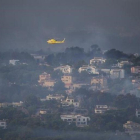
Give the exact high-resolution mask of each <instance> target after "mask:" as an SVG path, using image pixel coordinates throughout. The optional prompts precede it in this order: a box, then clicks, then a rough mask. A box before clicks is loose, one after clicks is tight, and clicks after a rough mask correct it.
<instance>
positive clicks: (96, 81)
mask: <svg viewBox="0 0 140 140" xmlns="http://www.w3.org/2000/svg"><path fill="white" fill-rule="evenodd" d="M32 56H33V57H34V58H35V59H36V60H39V61H40V62H42V61H43V60H44V59H45V56H41V57H40V56H38V55H34V54H33V55H32ZM105 62H106V59H104V58H102V57H94V58H93V59H91V60H90V62H89V65H83V66H81V67H80V68H79V69H78V72H79V73H82V72H87V73H88V74H92V75H95V76H93V77H92V78H91V79H90V81H89V82H88V83H84V82H76V81H75V80H74V79H75V77H72V74H71V73H72V71H73V68H72V67H71V66H69V65H65V66H59V67H56V68H54V71H56V70H60V71H61V72H62V73H63V76H62V77H61V81H62V82H63V83H64V85H65V88H66V93H67V98H66V99H65V97H64V96H63V95H57V94H49V95H48V96H46V98H45V99H40V100H41V101H42V102H43V101H46V100H57V101H59V102H60V103H61V105H62V107H64V108H65V107H71V106H73V107H74V108H75V109H79V110H82V109H81V108H80V100H78V99H74V98H72V97H71V96H70V95H71V93H72V92H73V91H75V89H76V88H81V87H82V86H87V85H88V86H90V87H92V89H93V90H97V89H98V90H104V91H105V90H108V79H123V78H125V70H124V69H123V66H125V65H129V66H130V67H131V70H130V71H131V74H132V78H131V79H132V84H133V85H134V86H135V87H136V88H137V89H140V77H139V74H140V66H132V65H133V64H132V63H131V62H129V61H127V60H126V61H121V62H118V63H117V64H114V65H112V67H111V68H100V67H99V66H100V65H102V64H104V63H105ZM18 63H19V60H9V64H11V65H16V64H18ZM56 82H57V81H56V79H52V78H51V75H50V74H48V73H47V72H44V73H42V74H40V75H39V80H38V83H39V85H41V86H42V87H47V88H48V89H53V87H54V85H55V83H56ZM22 104H23V102H19V103H14V102H13V103H0V107H6V106H9V105H12V106H14V107H15V106H18V107H19V106H22ZM108 110H117V108H115V107H110V106H107V105H96V106H95V109H94V113H95V114H103V113H105V112H106V111H108ZM48 112H50V110H47V109H39V111H38V114H39V115H44V114H47V113H48ZM136 116H137V117H139V118H140V110H139V109H137V110H136ZM60 118H61V119H62V120H63V121H66V122H68V123H69V124H71V123H75V124H76V126H77V127H85V126H88V122H89V121H90V117H89V116H88V113H87V114H82V113H75V112H73V111H72V112H69V113H63V114H61V115H60ZM0 127H2V128H3V129H5V128H6V127H7V124H6V121H5V120H0ZM123 127H124V129H125V132H126V133H129V134H135V133H140V124H138V123H134V122H132V121H127V123H125V124H124V125H123Z"/></svg>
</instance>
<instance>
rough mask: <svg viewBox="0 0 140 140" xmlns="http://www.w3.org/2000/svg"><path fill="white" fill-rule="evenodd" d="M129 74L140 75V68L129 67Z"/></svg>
mask: <svg viewBox="0 0 140 140" xmlns="http://www.w3.org/2000/svg"><path fill="white" fill-rule="evenodd" d="M131 73H133V74H138V73H140V66H134V67H131Z"/></svg>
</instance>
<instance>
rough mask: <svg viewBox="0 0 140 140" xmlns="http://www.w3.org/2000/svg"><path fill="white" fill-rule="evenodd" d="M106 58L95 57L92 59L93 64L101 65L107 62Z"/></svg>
mask: <svg viewBox="0 0 140 140" xmlns="http://www.w3.org/2000/svg"><path fill="white" fill-rule="evenodd" d="M105 61H106V59H104V58H103V57H94V58H93V59H91V60H90V64H91V65H99V64H103V63H105Z"/></svg>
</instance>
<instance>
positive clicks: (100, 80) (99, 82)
mask: <svg viewBox="0 0 140 140" xmlns="http://www.w3.org/2000/svg"><path fill="white" fill-rule="evenodd" d="M91 85H95V86H97V87H99V88H106V87H107V79H106V78H105V77H93V78H92V79H91Z"/></svg>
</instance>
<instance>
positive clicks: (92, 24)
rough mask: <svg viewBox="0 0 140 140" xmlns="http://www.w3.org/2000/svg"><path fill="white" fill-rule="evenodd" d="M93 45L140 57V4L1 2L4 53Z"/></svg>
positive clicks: (113, 0)
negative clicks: (56, 41)
mask: <svg viewBox="0 0 140 140" xmlns="http://www.w3.org/2000/svg"><path fill="white" fill-rule="evenodd" d="M64 37H65V38H66V42H65V44H62V45H48V44H47V43H46V40H47V39H50V38H56V39H60V40H62V39H63V38H64ZM92 44H98V45H99V46H100V47H101V48H102V49H110V48H116V49H120V50H123V51H125V52H139V53H140V0H0V51H1V50H5V49H9V48H18V49H24V50H26V49H27V50H30V49H38V50H39V49H45V48H48V47H52V46H53V47H55V48H57V49H60V50H61V49H62V48H64V47H71V46H79V47H84V48H88V47H90V46H91V45H92Z"/></svg>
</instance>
